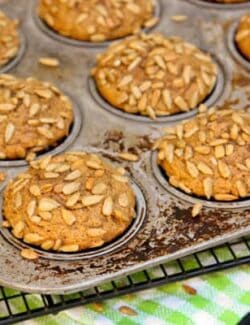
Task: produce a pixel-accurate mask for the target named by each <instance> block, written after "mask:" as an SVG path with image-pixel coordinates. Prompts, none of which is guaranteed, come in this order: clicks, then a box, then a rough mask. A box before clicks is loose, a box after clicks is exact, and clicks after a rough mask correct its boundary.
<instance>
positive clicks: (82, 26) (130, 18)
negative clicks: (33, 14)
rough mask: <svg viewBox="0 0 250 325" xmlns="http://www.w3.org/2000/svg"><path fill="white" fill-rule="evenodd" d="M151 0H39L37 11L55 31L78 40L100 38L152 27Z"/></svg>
mask: <svg viewBox="0 0 250 325" xmlns="http://www.w3.org/2000/svg"><path fill="white" fill-rule="evenodd" d="M153 13H154V2H153V0H111V1H106V0H105V1H103V0H88V1H85V0H71V1H62V0H40V2H39V7H38V14H39V16H40V18H41V19H42V20H44V22H45V23H46V24H47V25H48V26H49V27H50V28H52V29H53V30H54V31H56V32H57V33H59V34H61V35H63V36H66V37H69V38H72V39H76V40H81V41H90V42H102V41H105V40H113V39H116V38H120V37H124V36H127V35H131V34H134V33H137V32H138V31H139V30H140V29H141V28H142V27H152V26H153V25H155V24H156V23H157V21H158V18H157V17H153Z"/></svg>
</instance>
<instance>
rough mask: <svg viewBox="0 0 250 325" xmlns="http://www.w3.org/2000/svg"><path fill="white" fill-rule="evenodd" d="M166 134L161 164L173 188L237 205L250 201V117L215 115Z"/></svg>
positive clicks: (201, 116)
mask: <svg viewBox="0 0 250 325" xmlns="http://www.w3.org/2000/svg"><path fill="white" fill-rule="evenodd" d="M201 109H202V113H200V114H199V115H198V116H197V117H195V118H193V119H191V120H189V121H185V122H183V123H181V124H178V125H176V126H175V127H173V128H169V129H167V130H166V135H165V136H164V137H163V138H162V139H160V140H159V141H158V142H157V144H156V147H157V148H158V164H159V166H160V167H161V168H162V169H163V172H164V173H165V174H166V176H167V177H168V180H169V183H170V184H171V185H173V186H174V187H177V188H179V189H181V190H182V191H184V192H186V193H187V194H190V195H195V196H198V197H204V198H207V199H215V200H217V201H233V200H238V199H240V198H248V197H249V195H250V115H249V114H248V113H246V112H245V111H243V110H237V111H235V110H233V109H231V108H228V109H225V110H217V111H216V110H215V109H211V110H210V111H208V112H205V110H204V106H203V105H202V107H201Z"/></svg>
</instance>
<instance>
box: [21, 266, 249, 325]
mask: <svg viewBox="0 0 250 325" xmlns="http://www.w3.org/2000/svg"><path fill="white" fill-rule="evenodd" d="M138 276H140V275H138ZM39 299H40V298H39V296H37V298H35V297H33V304H34V306H35V305H36V304H39ZM16 307H17V308H18V304H17V306H16ZM124 307H128V308H124ZM128 311H129V313H132V314H134V315H128ZM249 311H250V266H249V265H248V266H247V265H243V266H241V267H237V268H235V269H232V270H228V271H223V272H217V273H213V274H210V275H205V276H201V277H197V278H193V279H190V280H187V281H184V282H179V283H173V284H168V285H165V286H162V287H159V288H156V289H151V290H146V291H142V292H139V293H136V294H129V295H127V296H123V297H120V298H115V299H111V300H107V301H105V302H102V303H100V304H90V305H87V306H82V307H78V308H75V309H72V310H68V311H64V312H61V313H59V314H58V315H56V316H47V317H42V318H39V319H35V320H32V321H27V322H25V323H24V324H25V325H31V324H37V325H73V324H86V325H113V324H117V325H141V324H143V325H152V324H153V325H163V324H178V325H189V324H190V325H191V324H197V325H201V324H202V325H235V324H237V322H238V321H239V320H240V319H241V318H242V317H243V316H244V315H245V314H246V313H248V312H249Z"/></svg>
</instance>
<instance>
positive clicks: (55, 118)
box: [0, 75, 73, 159]
mask: <svg viewBox="0 0 250 325" xmlns="http://www.w3.org/2000/svg"><path fill="white" fill-rule="evenodd" d="M72 123H73V110H72V104H71V102H70V101H69V99H68V98H67V97H66V96H65V95H63V94H62V93H61V92H60V91H59V90H58V89H57V88H56V87H55V86H53V85H51V84H49V83H47V82H42V81H38V80H35V79H32V78H28V79H19V78H16V77H14V76H11V75H0V159H21V158H26V157H27V156H28V155H29V154H33V153H39V152H42V151H44V150H47V149H49V148H50V147H53V146H56V145H57V144H58V142H59V141H61V140H63V139H64V138H65V137H66V136H67V135H68V134H69V131H70V126H71V125H72Z"/></svg>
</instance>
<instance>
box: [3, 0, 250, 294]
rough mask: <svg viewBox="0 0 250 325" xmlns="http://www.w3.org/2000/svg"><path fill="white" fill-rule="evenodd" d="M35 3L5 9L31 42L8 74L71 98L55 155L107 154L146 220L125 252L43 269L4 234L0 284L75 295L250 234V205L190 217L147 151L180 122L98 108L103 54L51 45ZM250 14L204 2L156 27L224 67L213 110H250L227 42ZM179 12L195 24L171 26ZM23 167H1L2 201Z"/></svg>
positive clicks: (248, 79)
mask: <svg viewBox="0 0 250 325" xmlns="http://www.w3.org/2000/svg"><path fill="white" fill-rule="evenodd" d="M34 4H35V1H32V0H9V1H8V0H2V1H0V8H1V9H3V10H4V11H6V12H7V13H8V14H9V15H10V16H12V17H15V18H19V19H20V20H21V29H22V33H23V35H24V37H25V39H26V48H25V51H24V53H23V55H22V56H21V57H20V60H19V62H17V63H16V65H15V67H12V70H10V71H9V72H10V73H13V74H16V75H18V76H20V77H28V76H34V77H37V78H39V79H42V80H49V81H51V82H53V83H55V84H56V85H58V86H59V87H60V88H61V89H62V90H64V91H65V92H66V93H67V94H68V95H69V96H70V97H71V98H72V100H73V102H74V104H75V114H76V119H77V121H76V122H77V123H76V125H75V126H74V128H73V131H72V134H71V138H70V141H68V142H66V143H63V144H62V145H61V146H59V147H58V148H56V151H55V152H59V151H64V150H76V149H83V150H87V151H94V152H99V153H101V154H103V156H104V157H105V159H107V160H109V161H111V163H112V164H114V165H123V166H125V167H126V169H127V170H128V172H129V174H130V178H131V179H133V182H134V183H135V184H137V186H139V188H140V190H138V188H137V186H136V189H135V191H136V194H137V195H138V197H137V199H138V216H137V218H139V219H140V222H137V223H135V224H134V225H133V226H134V227H135V228H136V231H135V232H134V233H133V235H132V236H130V238H129V239H128V238H126V240H124V242H123V238H120V239H119V240H120V245H118V246H117V245H116V242H114V243H112V244H111V245H108V246H107V247H106V248H105V249H104V251H101V250H102V249H100V250H98V249H97V250H95V251H90V252H86V253H82V255H81V256H79V255H70V257H69V256H68V255H63V256H62V258H61V257H60V258H56V257H55V256H53V254H49V253H45V252H39V254H40V258H39V259H38V260H37V261H27V260H24V259H22V258H21V257H20V249H19V248H18V247H17V246H18V245H19V246H20V247H21V246H22V244H20V243H19V242H18V241H17V242H14V239H13V238H11V236H9V235H8V236H6V233H4V231H3V230H2V231H3V234H2V235H0V284H1V285H4V286H8V287H13V288H16V289H19V290H22V291H27V292H37V293H46V294H49V293H62V294H63V293H69V292H75V291H79V290H81V289H85V288H88V287H92V286H95V285H97V284H100V283H102V282H105V281H108V280H110V279H115V278H117V277H120V276H123V275H127V274H129V273H132V272H135V271H138V270H141V269H145V268H147V267H149V266H153V265H155V264H158V263H163V262H164V261H170V260H173V259H176V258H177V257H181V256H184V255H188V254H191V253H193V252H195V251H199V250H202V249H205V248H207V247H211V246H215V245H218V244H220V243H223V242H226V241H229V240H233V239H234V238H237V237H240V236H242V235H245V234H247V233H250V204H249V200H248V201H242V202H239V203H234V204H218V203H217V204H215V203H213V202H206V201H205V202H204V205H205V208H204V209H203V212H202V214H201V216H200V217H199V218H195V219H193V218H192V217H191V216H190V212H191V208H192V205H193V204H194V202H196V201H197V199H196V198H191V197H189V196H187V195H183V194H181V193H180V192H178V191H175V190H174V189H170V190H169V187H168V185H167V182H166V180H165V179H164V178H163V177H162V175H160V172H159V170H158V169H157V167H156V166H155V165H154V164H155V157H154V155H152V153H151V152H150V145H151V143H152V142H153V141H154V139H156V138H157V137H158V136H159V135H160V134H161V130H162V127H163V126H164V125H167V124H169V123H175V121H174V120H173V119H172V120H171V121H169V120H166V119H158V120H157V121H155V122H152V121H145V120H140V119H137V118H127V116H126V114H124V115H123V113H121V114H114V113H112V110H109V109H105V108H104V107H103V106H102V102H101V100H98V101H97V100H96V99H95V98H94V97H96V96H97V94H96V93H95V89H94V86H93V84H92V86H91V82H90V80H89V79H88V76H89V71H90V68H91V67H92V66H93V64H94V63H95V55H96V54H97V53H98V52H100V51H102V50H103V47H100V46H99V47H93V46H92V47H88V46H86V44H83V45H82V46H76V45H70V44H66V43H64V42H62V41H58V40H56V39H54V38H52V37H51V36H49V35H48V34H47V33H45V32H44V31H43V30H41V28H40V27H39V26H40V25H39V24H38V23H37V20H36V19H35V17H34V16H35V11H34ZM218 8H219V10H218ZM232 8H233V10H232ZM247 8H248V9H249V10H250V3H247V4H243V5H240V6H237V5H232V6H223V5H221V6H218V5H216V4H215V5H212V4H211V3H210V4H209V5H207V4H206V3H204V2H202V1H198V0H190V1H187V0H186V1H180V0H179V1H178V0H162V1H161V8H160V12H161V20H160V23H159V25H158V26H157V27H156V28H155V30H157V31H160V32H162V33H164V34H166V35H179V36H181V37H183V38H185V39H186V40H188V41H190V42H193V43H195V44H196V45H197V46H199V47H200V48H203V49H205V50H207V51H209V52H210V53H211V54H213V55H214V57H215V58H216V59H217V62H218V64H220V67H221V77H220V82H219V83H220V87H219V90H218V93H217V94H216V96H214V95H213V96H212V98H213V102H216V104H218V105H221V106H223V105H225V104H228V103H232V105H234V107H235V108H236V109H237V108H243V107H244V108H247V106H248V105H249V102H250V87H249V85H250V70H248V69H250V65H249V64H248V63H247V62H245V61H244V60H243V59H242V58H241V57H239V55H238V54H237V52H236V50H235V47H234V45H233V44H228V42H231V41H232V37H231V36H232V30H233V26H234V25H235V22H236V21H237V20H238V19H239V17H240V16H241V15H242V14H243V13H244V12H246V10H247ZM179 14H181V15H187V16H188V17H189V19H188V20H187V21H185V22H182V23H175V22H173V21H172V20H171V19H170V17H171V16H172V15H179ZM230 33H231V34H230ZM42 56H55V57H58V58H59V60H60V62H61V65H60V68H56V69H49V68H46V67H42V66H40V65H39V64H38V58H39V57H42ZM242 60H243V62H242ZM90 88H91V89H92V90H91V91H92V93H91V91H90ZM93 95H94V96H93ZM211 104H213V103H212V102H211ZM104 106H105V105H104ZM178 118H179V119H180V118H181V119H182V118H183V117H180V116H179V117H178ZM120 150H130V151H132V152H135V153H138V154H139V156H140V161H138V162H136V163H133V164H132V163H126V162H122V161H119V159H117V158H116V152H118V151H120ZM14 165H15V166H14ZM16 165H17V166H16ZM22 165H23V162H20V161H19V162H18V163H17V164H15V163H13V162H11V163H10V162H7V163H6V162H5V163H1V164H0V169H1V170H4V171H6V173H7V179H6V181H5V183H4V184H2V185H1V187H0V193H2V191H3V189H4V186H5V185H6V182H8V180H9V179H10V178H12V177H14V176H15V175H17V174H18V173H20V172H21V171H23V170H24V169H25V168H26V167H25V166H22ZM143 196H144V200H143ZM143 201H145V202H143ZM144 212H145V218H144V216H143V213H144ZM6 237H8V240H7V239H6ZM125 237H126V235H125ZM112 245H113V246H112Z"/></svg>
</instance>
